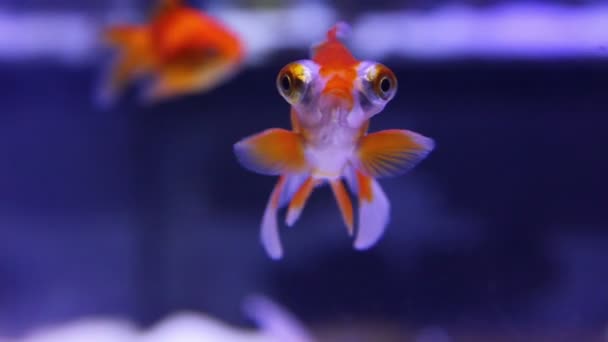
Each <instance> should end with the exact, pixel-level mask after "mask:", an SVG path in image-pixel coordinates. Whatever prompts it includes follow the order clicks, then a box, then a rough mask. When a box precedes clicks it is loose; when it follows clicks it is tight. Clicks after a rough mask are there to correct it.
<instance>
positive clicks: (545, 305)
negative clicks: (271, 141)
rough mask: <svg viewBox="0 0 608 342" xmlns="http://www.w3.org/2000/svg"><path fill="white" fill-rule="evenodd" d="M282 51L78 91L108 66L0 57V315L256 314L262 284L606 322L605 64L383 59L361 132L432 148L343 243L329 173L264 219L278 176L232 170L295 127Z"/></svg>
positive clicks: (332, 301) (291, 299) (4, 325)
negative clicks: (140, 86)
mask: <svg viewBox="0 0 608 342" xmlns="http://www.w3.org/2000/svg"><path fill="white" fill-rule="evenodd" d="M305 54H306V50H305V49H302V51H294V52H292V53H289V54H277V55H275V56H273V57H272V58H271V59H269V60H268V61H267V63H265V65H264V66H262V67H252V68H247V69H246V70H244V71H243V72H242V73H241V74H239V75H238V76H237V77H236V78H234V79H233V80H232V81H231V82H229V83H227V84H225V85H223V86H221V87H219V88H217V89H215V90H213V91H211V92H209V93H206V94H201V95H196V96H189V97H186V98H181V99H176V100H172V101H169V102H166V103H162V104H159V105H157V106H151V107H145V106H141V105H140V104H138V102H137V100H136V94H135V92H134V91H133V89H131V91H130V92H129V93H128V94H126V95H125V97H123V98H122V99H121V101H120V103H119V104H118V105H117V106H116V107H115V108H113V109H111V110H108V111H102V110H100V109H98V108H96V107H95V106H94V103H93V102H92V91H93V90H94V85H95V83H96V82H97V80H98V77H99V72H100V70H101V68H97V67H75V68H66V67H61V66H59V65H57V64H54V63H45V62H44V61H35V62H22V63H4V64H1V65H0V85H1V91H0V108H1V109H0V113H1V115H0V146H2V148H0V165H1V167H0V331H2V332H8V333H11V334H17V333H21V332H24V331H26V330H28V329H30V328H32V327H36V326H39V325H41V324H46V323H53V322H63V321H68V320H71V319H75V318H78V317H83V316H89V315H115V316H120V317H128V318H131V319H133V320H135V321H136V322H138V323H141V324H143V325H149V324H151V323H154V322H156V321H157V320H159V319H161V318H163V317H165V316H166V315H167V314H169V313H170V312H174V311H175V310H183V309H193V310H198V311H203V312H207V313H210V314H212V315H214V316H217V317H218V318H220V319H224V320H227V321H228V322H231V323H235V324H248V322H247V321H245V320H244V318H243V316H242V313H241V302H242V300H243V298H244V297H245V296H246V295H248V294H250V293H253V292H261V293H264V294H267V295H269V296H270V297H272V298H274V299H276V300H277V301H279V302H280V303H282V304H284V305H285V306H286V307H288V308H289V309H290V310H291V311H293V312H294V313H295V315H297V316H298V317H300V318H301V319H302V320H303V321H304V322H305V323H307V324H310V325H314V324H319V323H325V322H349V321H353V320H360V319H384V320H388V321H392V322H397V323H399V324H403V325H405V326H408V327H413V328H419V327H424V326H428V325H439V326H444V327H448V328H451V327H452V328H456V329H461V330H470V331H491V332H496V333H498V334H504V335H505V336H512V337H513V338H517V336H519V334H523V333H526V332H529V331H543V332H547V333H548V334H553V333H556V332H561V331H566V332H572V331H575V332H576V331H585V332H590V333H593V334H597V335H596V336H599V334H600V332H601V331H602V330H603V329H605V328H606V323H607V322H608V292H607V291H606V287H607V286H608V268H606V264H607V263H608V232H607V228H608V215H606V211H607V209H608V201H607V198H606V193H607V190H608V188H607V182H606V174H607V171H608V159H607V158H606V146H608V145H607V144H608V135H607V134H606V124H607V123H608V120H607V119H606V115H608V102H607V100H606V98H607V97H606V94H607V93H608V64H607V63H606V62H605V61H601V60H594V61H592V60H562V61H560V62H556V61H536V62H532V61H529V62H521V61H520V62H513V61H506V60H505V61H502V62H488V61H481V60H452V61H444V62H422V61H410V60H403V59H388V60H384V61H382V62H383V63H385V64H387V65H389V66H390V67H391V68H392V69H393V70H394V72H395V73H396V74H397V77H398V78H399V81H400V89H399V92H398V95H397V97H396V98H395V99H394V100H393V102H392V103H390V104H389V106H388V107H387V108H386V110H385V111H384V112H383V114H381V115H378V116H376V117H375V118H374V119H373V121H372V126H371V130H372V131H374V130H380V129H385V128H407V129H411V130H414V131H417V132H420V133H422V134H424V135H427V136H430V137H433V138H434V139H435V140H436V143H437V148H436V150H435V151H434V152H433V153H432V154H431V155H430V156H429V158H428V159H427V160H425V161H424V162H422V163H421V164H420V165H419V166H418V167H417V168H416V169H414V170H413V171H412V172H410V173H409V174H407V175H404V176H401V177H398V178H391V179H385V180H381V184H382V185H383V187H384V188H385V190H386V192H387V195H388V197H389V198H390V199H391V201H392V207H393V211H392V221H391V224H390V226H389V227H388V230H387V233H386V234H385V236H384V238H383V239H382V240H381V241H380V243H379V244H378V245H377V246H376V247H375V248H374V249H372V250H370V251H367V252H356V251H354V250H353V249H352V248H351V241H350V240H349V238H348V236H347V234H346V231H345V229H344V228H343V226H342V223H341V221H340V216H339V213H338V210H337V207H336V205H335V203H334V202H333V199H332V197H331V193H330V191H329V189H328V188H326V187H324V188H320V189H318V190H317V191H316V192H315V193H314V195H313V196H312V197H311V200H310V203H309V204H308V206H307V207H306V209H305V211H304V213H303V216H302V219H301V221H299V222H298V223H297V224H296V226H295V227H294V228H292V229H286V228H284V229H282V230H281V235H282V238H283V241H284V244H285V258H284V260H282V261H280V262H273V261H271V260H270V259H268V258H267V257H266V255H265V253H264V251H263V249H262V247H261V245H260V244H259V242H258V225H259V222H260V219H261V215H262V212H263V209H264V206H265V204H266V201H267V198H268V195H269V193H270V191H271V188H272V186H273V184H274V181H275V179H273V178H272V177H265V176H260V175H256V174H252V173H249V172H247V171H246V170H244V169H242V168H241V167H240V166H239V165H238V164H237V162H236V160H235V158H234V156H233V154H232V144H233V143H235V142H236V141H238V140H239V139H240V138H242V137H244V136H247V135H249V134H252V133H255V132H257V131H260V130H262V129H265V128H270V127H287V126H288V105H287V104H286V103H285V102H284V101H283V100H282V99H281V98H280V96H279V95H278V93H277V91H276V89H275V86H274V78H275V76H276V73H277V71H278V70H279V69H280V68H281V67H282V66H283V65H284V64H286V63H287V62H289V61H291V60H294V59H299V58H302V57H303V56H305Z"/></svg>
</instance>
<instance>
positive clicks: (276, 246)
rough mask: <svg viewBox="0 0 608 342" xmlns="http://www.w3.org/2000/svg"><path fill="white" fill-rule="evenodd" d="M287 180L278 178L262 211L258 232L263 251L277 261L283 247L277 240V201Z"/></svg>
mask: <svg viewBox="0 0 608 342" xmlns="http://www.w3.org/2000/svg"><path fill="white" fill-rule="evenodd" d="M286 180H287V178H286V177H285V176H281V177H279V180H278V181H277V184H276V185H275V186H274V189H273V190H272V193H271V194H270V198H269V199H268V204H267V205H266V209H265V210H264V216H263V217H262V227H261V230H260V240H261V242H262V245H263V246H264V249H266V252H267V253H268V255H269V256H270V258H272V259H275V260H278V259H281V257H282V256H283V247H282V246H281V240H280V238H279V226H278V223H277V211H278V209H279V200H280V197H281V193H282V191H283V187H284V186H285V182H286Z"/></svg>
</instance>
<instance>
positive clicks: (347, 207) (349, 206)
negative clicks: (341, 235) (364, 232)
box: [329, 179, 354, 235]
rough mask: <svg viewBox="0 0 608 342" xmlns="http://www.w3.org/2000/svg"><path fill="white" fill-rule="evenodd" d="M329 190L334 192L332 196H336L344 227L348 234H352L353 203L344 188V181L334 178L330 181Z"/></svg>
mask: <svg viewBox="0 0 608 342" xmlns="http://www.w3.org/2000/svg"><path fill="white" fill-rule="evenodd" d="M329 184H330V185H331V190H332V191H333V193H334V197H335V198H336V202H338V207H339V208H340V213H341V214H342V220H343V221H344V224H345V225H346V229H347V230H348V234H349V235H353V232H354V231H353V203H352V202H351V200H350V196H349V195H348V192H347V191H346V188H344V183H342V180H340V179H335V180H332V181H330V183H329Z"/></svg>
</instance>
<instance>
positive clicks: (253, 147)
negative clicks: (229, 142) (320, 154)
mask: <svg viewBox="0 0 608 342" xmlns="http://www.w3.org/2000/svg"><path fill="white" fill-rule="evenodd" d="M234 153H235V155H236V157H237V159H238V160H239V162H240V163H241V165H243V167H245V168H246V169H248V170H251V171H253V172H257V173H260V174H264V175H280V174H288V173H289V174H292V173H302V172H304V171H306V169H307V162H306V157H305V155H304V146H303V144H302V139H301V137H300V135H299V134H297V133H294V132H291V131H288V130H285V129H280V128H272V129H268V130H265V131H263V132H262V133H258V134H255V135H253V136H250V137H247V138H245V139H243V140H241V141H239V142H237V143H236V144H235V145H234Z"/></svg>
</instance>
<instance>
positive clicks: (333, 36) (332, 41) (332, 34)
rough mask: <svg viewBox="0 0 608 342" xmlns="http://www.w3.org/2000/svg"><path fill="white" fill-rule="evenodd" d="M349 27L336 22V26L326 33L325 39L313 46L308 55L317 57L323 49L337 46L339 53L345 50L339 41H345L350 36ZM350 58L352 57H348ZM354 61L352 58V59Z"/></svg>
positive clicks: (341, 22) (343, 23) (346, 24)
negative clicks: (339, 47)
mask: <svg viewBox="0 0 608 342" xmlns="http://www.w3.org/2000/svg"><path fill="white" fill-rule="evenodd" d="M351 31H352V30H351V27H350V25H349V24H348V23H346V22H344V21H340V22H337V23H336V24H334V26H332V27H331V28H330V29H329V30H328V31H327V37H326V40H325V41H323V42H321V43H319V44H316V45H313V47H312V48H311V50H310V55H311V56H312V57H313V58H316V57H318V54H319V53H322V52H323V50H324V49H326V48H328V47H331V46H332V45H334V48H335V45H339V46H341V47H342V48H341V49H339V50H340V52H342V50H345V51H347V50H346V48H344V47H343V46H342V43H341V42H340V39H345V38H347V37H348V36H349V35H350V34H351ZM348 55H350V53H348ZM350 56H351V58H352V55H350ZM353 59H354V58H353Z"/></svg>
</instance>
